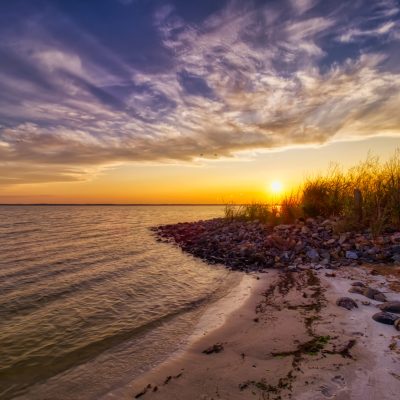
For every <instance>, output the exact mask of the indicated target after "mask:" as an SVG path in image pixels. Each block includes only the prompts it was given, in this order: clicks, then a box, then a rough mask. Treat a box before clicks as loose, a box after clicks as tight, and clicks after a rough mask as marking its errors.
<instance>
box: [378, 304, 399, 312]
mask: <svg viewBox="0 0 400 400" xmlns="http://www.w3.org/2000/svg"><path fill="white" fill-rule="evenodd" d="M379 308H380V309H381V310H382V311H387V312H392V313H400V301H387V302H386V303H383V304H380V305H379Z"/></svg>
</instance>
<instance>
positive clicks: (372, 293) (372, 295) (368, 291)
mask: <svg viewBox="0 0 400 400" xmlns="http://www.w3.org/2000/svg"><path fill="white" fill-rule="evenodd" d="M362 294H363V295H364V296H365V297H368V298H369V299H372V300H377V301H386V296H385V295H384V294H383V293H381V292H380V291H379V290H376V289H372V288H370V287H367V288H365V289H364V290H363V293H362Z"/></svg>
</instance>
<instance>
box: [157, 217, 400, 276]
mask: <svg viewBox="0 0 400 400" xmlns="http://www.w3.org/2000/svg"><path fill="white" fill-rule="evenodd" d="M336 223H337V222H336V221H335V220H334V219H325V220H324V219H322V218H308V219H306V220H298V221H296V223H294V224H287V225H286V224H285V225H277V226H275V227H273V228H272V227H270V226H268V225H266V224H263V223H261V222H259V221H237V220H228V219H225V218H216V219H211V220H206V221H198V222H188V223H178V224H174V225H162V226H159V227H156V228H153V230H154V231H155V232H156V234H157V237H158V240H160V241H166V242H171V241H172V242H175V243H176V244H177V245H179V246H180V247H181V248H182V249H183V250H184V251H187V252H188V253H190V254H193V255H194V256H196V257H200V258H201V259H203V260H205V261H207V262H208V263H211V264H216V263H221V264H224V265H226V266H227V267H229V268H231V269H234V270H241V271H260V270H263V269H265V268H287V269H289V270H296V269H303V268H304V269H306V268H315V269H319V268H331V269H336V268H339V267H340V266H342V265H350V264H362V263H380V264H381V263H390V264H391V263H393V262H400V232H386V233H384V234H382V235H381V236H379V237H377V238H373V237H372V235H371V233H370V232H368V231H365V232H361V233H357V232H345V233H335V224H336Z"/></svg>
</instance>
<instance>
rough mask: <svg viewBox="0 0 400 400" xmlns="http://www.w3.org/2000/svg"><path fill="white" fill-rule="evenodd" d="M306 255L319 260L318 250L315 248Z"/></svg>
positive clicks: (313, 259)
mask: <svg viewBox="0 0 400 400" xmlns="http://www.w3.org/2000/svg"><path fill="white" fill-rule="evenodd" d="M306 255H307V257H308V258H309V259H310V260H311V261H318V260H319V254H318V251H317V250H315V249H310V250H308V251H307V253H306Z"/></svg>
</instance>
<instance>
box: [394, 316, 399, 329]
mask: <svg viewBox="0 0 400 400" xmlns="http://www.w3.org/2000/svg"><path fill="white" fill-rule="evenodd" d="M394 327H395V328H396V329H397V330H398V331H400V318H397V319H396V321H394Z"/></svg>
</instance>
